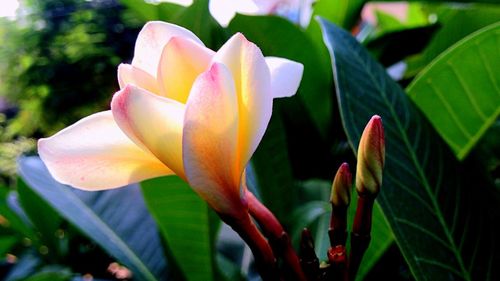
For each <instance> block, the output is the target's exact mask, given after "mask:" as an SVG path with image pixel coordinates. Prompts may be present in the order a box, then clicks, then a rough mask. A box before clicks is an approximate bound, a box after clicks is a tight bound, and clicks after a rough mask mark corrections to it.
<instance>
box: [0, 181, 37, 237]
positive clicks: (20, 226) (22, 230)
mask: <svg viewBox="0 0 500 281" xmlns="http://www.w3.org/2000/svg"><path fill="white" fill-rule="evenodd" d="M12 192H13V191H9V190H8V189H7V188H6V187H5V188H4V187H0V214H1V215H2V216H3V217H4V218H5V219H6V220H7V224H6V225H3V226H2V227H5V228H7V229H12V230H13V231H14V232H16V234H19V235H21V236H24V237H27V238H29V239H31V240H36V239H37V238H36V234H35V232H34V230H33V229H32V228H31V227H29V226H28V224H27V223H26V221H28V220H26V221H24V220H23V219H22V218H20V217H19V216H18V214H16V212H14V211H13V210H12V209H11V208H10V207H9V205H8V204H7V198H8V196H11V195H13V193H12Z"/></svg>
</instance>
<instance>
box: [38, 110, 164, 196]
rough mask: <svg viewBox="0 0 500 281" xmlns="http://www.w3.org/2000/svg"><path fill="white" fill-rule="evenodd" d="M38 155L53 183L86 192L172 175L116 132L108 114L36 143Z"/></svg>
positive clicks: (90, 119) (109, 112) (116, 129)
mask: <svg viewBox="0 0 500 281" xmlns="http://www.w3.org/2000/svg"><path fill="white" fill-rule="evenodd" d="M38 152H39V154H40V157H41V158H42V160H43V162H44V163H45V165H47V168H48V169H49V171H50V173H51V174H52V176H53V177H54V178H55V179H56V180H57V181H59V182H61V183H64V184H69V185H72V186H74V187H77V188H80V189H86V190H101V189H110V188H116V187H120V186H124V185H127V184H130V183H134V182H138V181H141V180H145V179H148V178H153V177H158V176H162V175H168V174H172V171H171V170H170V169H168V168H167V167H166V166H165V165H163V163H161V162H160V161H159V160H158V159H157V158H156V157H154V156H153V155H152V154H151V153H149V152H148V151H144V150H142V149H141V148H139V147H138V146H137V145H135V144H134V143H133V142H132V141H131V140H130V139H129V138H128V137H127V136H126V135H125V134H124V133H123V132H122V131H121V130H120V128H119V127H118V126H117V124H116V123H115V121H114V119H113V115H112V114H111V111H105V112H100V113H96V114H93V115H90V116H88V117H86V118H83V119H82V120H80V121H78V122H77V123H75V124H73V125H72V126H69V127H68V128H66V129H64V130H62V131H60V132H58V133H57V134H55V135H54V136H52V137H50V138H45V139H40V140H39V141H38Z"/></svg>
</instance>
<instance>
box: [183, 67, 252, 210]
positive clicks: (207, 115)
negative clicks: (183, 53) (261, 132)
mask: <svg viewBox="0 0 500 281" xmlns="http://www.w3.org/2000/svg"><path fill="white" fill-rule="evenodd" d="M237 137H238V106H237V100H236V93H235V87H234V82H233V80H232V78H231V74H230V73H229V71H228V70H227V68H226V67H225V66H224V65H221V64H218V63H215V64H213V65H212V67H211V68H210V70H209V71H207V72H205V73H203V74H201V75H200V76H199V77H198V78H197V79H196V81H195V83H194V85H193V89H192V90H191V94H190V95H189V99H188V102H187V105H186V114H185V119H184V133H183V149H184V151H183V158H184V167H185V172H186V177H187V180H188V182H189V184H190V185H191V186H192V187H193V189H194V190H195V191H196V192H197V193H198V194H199V195H200V196H201V197H202V198H203V199H205V200H206V201H207V202H208V203H209V204H210V205H211V206H212V207H213V208H214V209H215V210H217V211H218V212H219V213H224V214H227V213H228V212H234V211H236V210H241V208H239V207H240V206H235V204H241V203H240V202H241V200H240V191H239V186H240V178H241V173H242V171H240V170H239V169H238V167H237V157H238V155H237Z"/></svg>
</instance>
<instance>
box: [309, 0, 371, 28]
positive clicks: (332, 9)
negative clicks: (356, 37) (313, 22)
mask: <svg viewBox="0 0 500 281" xmlns="http://www.w3.org/2000/svg"><path fill="white" fill-rule="evenodd" d="M365 2H367V0H342V1H339V0H319V1H318V2H316V3H315V5H314V14H315V15H318V16H321V17H324V18H326V19H328V20H330V21H332V22H334V23H335V24H337V25H340V26H342V27H344V28H351V27H352V26H353V25H354V24H355V23H356V22H357V21H358V19H359V15H360V13H361V9H362V8H363V5H364V4H365Z"/></svg>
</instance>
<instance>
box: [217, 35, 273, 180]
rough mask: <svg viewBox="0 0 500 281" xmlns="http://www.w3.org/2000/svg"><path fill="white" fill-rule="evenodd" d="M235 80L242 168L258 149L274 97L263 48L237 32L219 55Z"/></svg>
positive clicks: (218, 58) (240, 165)
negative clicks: (261, 49)
mask: <svg viewBox="0 0 500 281" xmlns="http://www.w3.org/2000/svg"><path fill="white" fill-rule="evenodd" d="M213 60H214V61H215V62H220V63H222V64H224V65H226V66H227V67H228V68H229V70H230V72H231V74H232V76H233V78H234V82H235V86H236V94H237V99H238V111H239V112H238V113H239V124H238V139H239V142H238V152H239V157H238V159H239V168H238V169H239V170H241V171H243V169H244V167H245V165H246V164H247V162H248V160H250V157H251V156H252V154H253V153H254V152H255V149H256V148H257V146H258V144H259V142H260V141H261V139H262V137H263V136H264V133H265V131H266V128H267V124H268V123H269V119H270V118H271V113H272V107H273V97H272V94H271V79H270V73H269V68H268V66H267V64H266V61H265V59H264V56H263V55H262V52H261V51H260V49H259V48H258V47H257V46H255V44H253V43H252V42H249V41H248V40H247V39H246V38H245V37H244V36H243V35H242V34H240V33H237V34H235V35H234V36H233V37H231V39H229V40H228V41H227V42H226V44H224V45H223V46H222V47H221V48H220V50H219V51H218V52H217V53H216V54H215V56H214V59H213Z"/></svg>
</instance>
